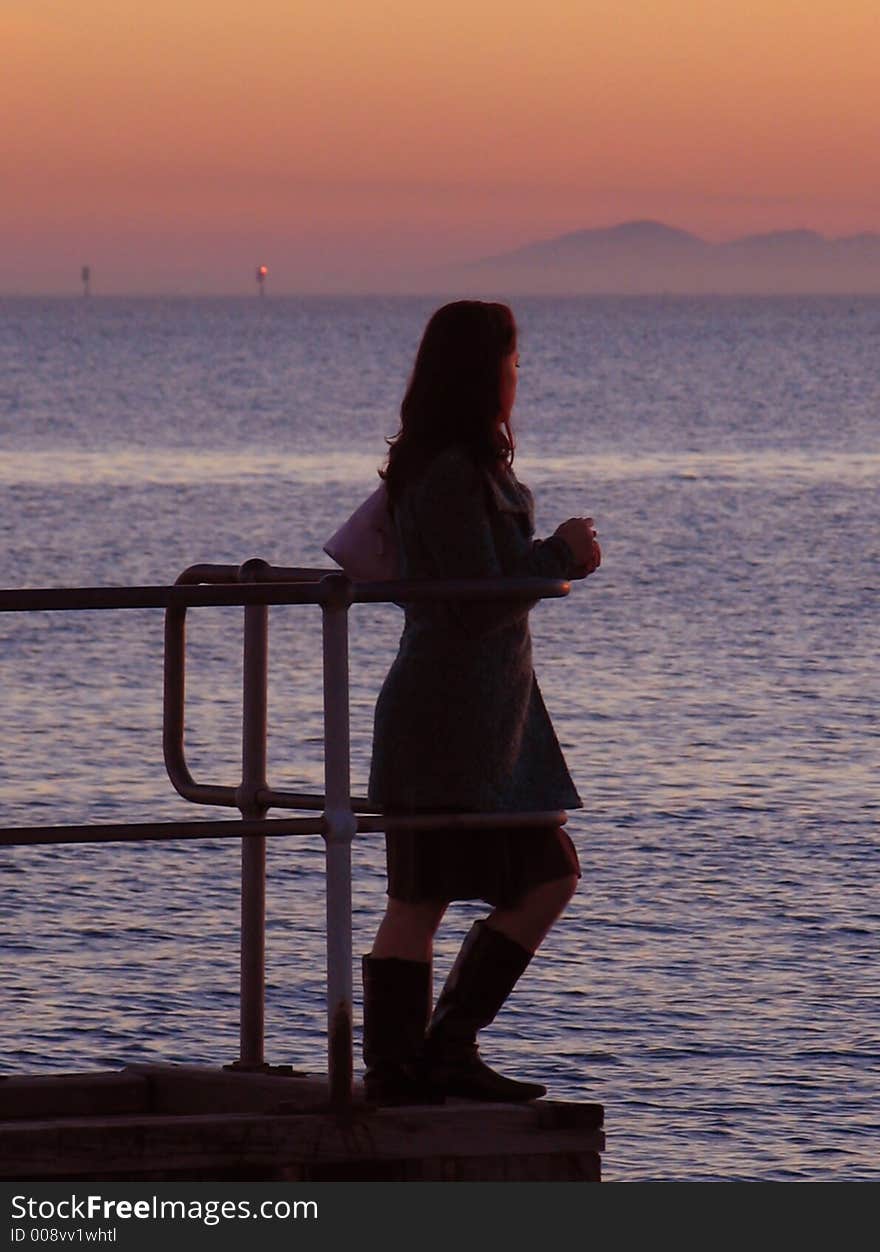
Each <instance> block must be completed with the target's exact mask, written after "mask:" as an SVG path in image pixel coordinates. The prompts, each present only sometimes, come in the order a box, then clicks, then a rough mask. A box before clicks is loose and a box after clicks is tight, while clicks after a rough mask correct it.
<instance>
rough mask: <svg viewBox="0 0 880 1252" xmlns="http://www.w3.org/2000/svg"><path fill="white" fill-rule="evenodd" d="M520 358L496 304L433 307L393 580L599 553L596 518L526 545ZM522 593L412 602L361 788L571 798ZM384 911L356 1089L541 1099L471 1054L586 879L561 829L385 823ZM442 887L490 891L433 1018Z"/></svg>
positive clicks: (580, 571) (580, 562)
mask: <svg viewBox="0 0 880 1252" xmlns="http://www.w3.org/2000/svg"><path fill="white" fill-rule="evenodd" d="M518 367H519V357H518V354H517V346H516V325H515V323H514V319H513V315H512V313H511V311H510V310H509V309H508V308H507V307H506V306H505V305H501V304H484V303H481V302H478V301H459V302H457V303H454V304H448V305H446V306H445V307H443V308H441V309H439V310H438V311H437V312H436V313H435V314H434V315H433V317H432V318H431V319H430V321H429V323H428V326H427V328H426V330H425V333H424V336H423V338H422V342H421V345H420V347H419V350H418V355H417V357H416V362H415V368H414V370H413V374H412V377H411V379H410V382H409V386H408V388H407V391H406V395H405V397H404V400H403V404H402V406H401V428H400V431H399V433H398V434H397V436H396V437H395V438H394V439H393V440H392V441H391V447H390V451H389V456H388V464H387V468H386V469H385V471H384V473H383V477H384V478H385V482H386V485H387V489H388V494H389V498H390V501H391V505H392V509H393V515H394V522H395V528H396V531H397V536H398V540H399V545H400V556H401V576H402V577H404V578H492V577H498V576H517V575H519V576H525V575H540V576H543V577H550V578H567V579H570V578H583V577H585V576H586V575H587V574H588V573H591V572H592V571H593V570H594V569H595V568H596V567H597V566H598V564H599V561H600V553H599V548H598V544H597V543H596V541H595V531H594V530H593V527H592V520H591V519H590V518H570V519H569V520H568V521H567V522H564V523H563V524H562V525H561V526H560V527H559V529H558V530H557V531H556V533H555V534H554V535H553V536H552V537H550V538H549V539H544V540H540V539H534V538H533V537H532V536H533V533H534V508H533V502H532V497H531V494H530V492H529V491H528V489H527V488H526V487H525V486H523V484H521V483H519V482H518V481H517V479H516V477H515V476H514V474H513V470H512V468H511V463H512V461H513V451H514V439H513V434H512V431H511V427H510V415H511V410H512V408H513V402H514V397H515V395H516V379H517V373H516V371H517V369H518ZM530 608H531V604H530V603H527V602H524V601H509V600H508V601H506V602H501V601H496V602H494V603H484V604H477V603H474V602H471V603H466V602H458V603H451V602H448V601H447V602H434V603H427V602H422V603H413V604H409V605H407V607H406V621H405V626H404V630H403V634H402V636H401V640H400V648H399V651H398V654H397V657H396V659H395V661H394V663H393V664H392V666H391V669H390V671H389V673H388V676H387V678H386V680H385V683H384V685H383V687H382V690H381V693H380V695H379V699H378V702H377V705H376V714H375V728H374V739H373V759H372V767H371V772H370V784H369V796H370V799H371V801H373V802H374V803H376V804H377V805H379V806H381V807H382V809H383V810H385V811H386V812H393V813H398V814H400V813H403V814H413V813H417V812H419V811H435V812H436V811H437V810H441V811H443V810H446V811H449V812H455V811H456V810H457V811H459V812H493V813H494V812H517V811H519V812H543V811H554V810H559V809H564V808H571V807H580V804H581V801H580V797H579V796H578V794H577V791H576V790H575V788H574V785H573V783H572V780H571V777H570V775H569V773H568V770H567V768H566V765H565V761H564V759H563V756H562V753H561V751H560V748H559V743H558V741H557V738H556V735H555V734H554V731H553V727H552V725H551V723H550V719H549V717H548V715H547V711H546V709H545V707H544V703H543V700H542V698H541V693H540V691H539V690H538V685H537V683H536V681H535V675H534V670H533V668H532V654H531V639H530V635H529V625H528V613H529V609H530ZM386 848H387V858H388V897H389V899H388V907H387V911H386V913H385V916H384V918H383V920H382V923H381V925H380V926H379V930H378V933H377V935H376V939H375V942H374V944H373V949H372V952H371V953H370V954H369V955H368V956H365V957H364V958H363V977H364V1061H365V1064H366V1073H365V1077H364V1082H365V1087H366V1092H367V1096H368V1098H370V1099H372V1100H375V1101H377V1102H379V1103H383V1104H402V1103H417V1102H419V1101H421V1100H424V1099H437V1098H442V1097H443V1096H445V1095H450V1096H465V1097H472V1098H475V1099H480V1100H498V1101H516V1100H530V1099H534V1098H535V1097H537V1096H540V1095H543V1094H544V1093H545V1088H544V1087H543V1086H540V1085H539V1084H537V1083H526V1082H518V1081H516V1080H514V1079H511V1078H507V1077H504V1076H502V1075H501V1074H498V1073H496V1072H495V1071H494V1070H492V1069H490V1068H489V1067H488V1066H487V1065H486V1064H485V1063H484V1062H483V1061H482V1059H481V1058H480V1055H479V1052H478V1049H477V1043H476V1036H477V1031H478V1030H480V1029H481V1028H482V1027H484V1026H487V1025H488V1024H489V1023H490V1022H491V1021H492V1020H493V1019H494V1017H495V1015H496V1014H497V1013H498V1011H499V1009H500V1008H501V1006H502V1004H503V1003H504V1001H505V1000H506V998H507V996H508V994H509V993H510V991H511V990H512V989H513V986H514V984H515V983H516V981H517V979H518V978H519V977H520V975H521V974H522V973H523V971H524V970H525V968H526V966H527V965H528V963H529V961H530V960H531V958H532V955H533V954H534V952H535V951H536V949H537V947H538V945H539V944H540V943H541V941H542V939H543V938H544V936H545V935H546V934H547V932H548V930H549V929H550V927H551V926H552V925H553V922H554V921H555V920H556V918H557V917H558V916H559V915H560V913H561V912H562V910H563V909H564V908H565V906H566V904H567V903H568V901H569V900H570V899H571V896H572V894H573V893H574V890H575V887H576V884H577V879H578V877H579V876H580V867H579V865H578V859H577V854H576V852H575V849H574V846H573V845H572V842H571V840H570V839H569V837H568V836H567V835H566V834H565V832H564V831H563V830H562V829H560V828H559V827H558V826H557V825H555V824H554V825H553V826H551V827H547V826H544V827H538V828H535V827H532V828H529V829H517V828H515V827H510V828H506V829H500V830H475V829H470V830H460V829H456V828H455V827H454V826H453V827H450V828H449V829H444V830H440V831H430V832H428V831H423V832H416V831H413V830H403V831H399V832H393V833H389V834H388V835H387V836H386ZM453 900H484V901H486V903H487V904H489V905H492V906H493V909H492V912H491V913H490V914H489V916H488V917H487V918H486V919H485V920H482V921H478V922H476V923H475V924H474V926H473V927H472V928H471V930H470V932H469V933H468V935H467V936H466V938H465V940H464V943H463V945H462V948H461V951H460V952H459V954H458V957H457V958H456V961H455V963H454V965H453V967H452V970H451V972H450V974H449V977H448V979H447V982H446V985H445V986H444V988H443V991H442V992H441V995H440V998H439V999H438V1001H437V1004H436V1006H435V1007H434V1008H433V1013H432V983H431V957H432V943H433V938H434V934H435V932H436V930H437V927H438V926H439V924H440V921H441V918H442V917H443V914H444V912H445V910H446V907H447V905H448V904H449V903H450V901H453Z"/></svg>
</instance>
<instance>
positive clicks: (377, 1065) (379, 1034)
mask: <svg viewBox="0 0 880 1252" xmlns="http://www.w3.org/2000/svg"><path fill="white" fill-rule="evenodd" d="M362 968H363V978H364V1064H365V1065H366V1067H367V1068H366V1073H365V1074H364V1091H365V1093H366V1096H367V1099H368V1100H370V1101H371V1102H372V1103H374V1104H385V1105H390V1104H438V1103H442V1096H440V1095H438V1094H436V1093H434V1092H433V1091H432V1090H431V1088H429V1087H428V1086H427V1084H426V1083H425V1081H424V1077H423V1070H422V1061H421V1055H422V1047H423V1045H424V1042H425V1028H426V1026H427V1024H428V1019H429V1017H430V1015H431V998H432V996H431V964H430V962H429V961H404V960H401V959H399V958H397V957H383V958H377V957H373V956H365V957H364V958H363V962H362Z"/></svg>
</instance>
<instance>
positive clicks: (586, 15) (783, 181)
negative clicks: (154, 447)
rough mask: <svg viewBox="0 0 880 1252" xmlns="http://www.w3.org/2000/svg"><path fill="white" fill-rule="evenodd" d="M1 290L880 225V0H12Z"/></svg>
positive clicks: (357, 276) (332, 269)
mask: <svg viewBox="0 0 880 1252" xmlns="http://www.w3.org/2000/svg"><path fill="white" fill-rule="evenodd" d="M0 46H2V48H3V73H2V76H0V115H2V118H3V125H2V128H0V179H2V183H0V188H2V194H0V292H27V291H64V290H67V289H76V288H77V286H78V278H79V268H80V265H81V264H83V263H84V262H89V263H90V264H91V266H92V269H93V273H94V286H95V290H96V291H107V292H112V291H169V292H178V291H179V292H187V291H194V292H214V291H217V292H234V291H236V290H244V291H248V290H250V289H251V287H252V286H253V269H254V267H255V265H256V264H257V263H258V262H260V261H265V262H266V263H267V264H268V265H269V268H270V275H269V280H268V284H267V285H268V286H269V287H270V288H271V289H272V290H277V291H291V292H292V291H296V290H301V289H310V290H316V289H322V288H326V289H328V290H334V289H336V290H338V289H345V288H347V287H348V288H356V287H363V286H373V287H379V288H381V287H382V285H383V280H387V283H388V284H390V285H393V284H394V282H395V281H396V279H397V277H398V276H399V275H400V274H401V273H403V272H405V271H407V270H409V269H417V268H424V267H427V266H430V265H434V264H437V263H440V262H444V261H446V260H450V261H457V260H460V259H466V258H469V257H477V256H480V255H483V254H486V253H493V252H498V251H502V250H504V249H507V248H510V247H515V246H517V245H519V244H521V243H525V242H529V241H532V240H535V239H541V238H546V237H548V236H552V235H555V234H560V233H563V232H565V231H572V230H577V229H581V228H584V227H591V226H603V225H608V224H612V223H614V222H618V221H621V220H625V219H628V218H635V217H638V218H644V217H650V218H658V219H660V220H663V221H666V222H669V223H671V224H674V225H678V226H681V227H684V228H685V229H688V230H693V231H695V232H697V233H698V234H701V235H703V236H705V237H706V238H710V239H716V240H717V239H724V238H730V237H732V236H734V235H737V234H741V233H746V232H749V231H759V230H772V229H776V228H781V227H789V226H792V227H803V226H806V227H811V228H813V229H816V230H820V231H823V232H825V233H830V234H843V233H850V232H856V231H861V230H880V5H878V4H877V0H729V2H728V3H726V4H723V3H718V4H715V3H710V2H709V0H629V3H625V4H624V3H621V0H589V2H588V0H547V2H546V3H543V4H536V3H532V2H530V0H529V2H525V0H447V2H446V3H442V4H441V3H438V2H437V0H420V3H414V2H413V0H369V3H368V2H367V0H150V3H149V4H142V3H140V2H138V3H135V2H134V0H0Z"/></svg>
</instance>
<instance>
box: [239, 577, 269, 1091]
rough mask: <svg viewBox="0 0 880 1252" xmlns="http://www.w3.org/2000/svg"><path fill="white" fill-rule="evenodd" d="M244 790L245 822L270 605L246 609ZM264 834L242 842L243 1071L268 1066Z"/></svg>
mask: <svg viewBox="0 0 880 1252" xmlns="http://www.w3.org/2000/svg"><path fill="white" fill-rule="evenodd" d="M267 568H268V565H267V563H266V562H265V561H260V560H258V559H256V558H255V559H253V560H250V561H245V563H244V565H242V566H241V569H240V570H239V571H238V579H239V582H243V583H245V582H256V581H257V580H258V578H259V575H260V573H261V572H262V571H263V570H264V569H267ZM243 670H244V673H243V680H244V690H243V693H242V739H241V749H242V750H241V786H240V787H239V788H238V791H237V794H236V801H237V804H238V807H239V809H240V810H241V815H242V817H244V818H248V817H256V818H262V817H265V816H266V812H267V809H266V806H265V805H264V804H261V803H260V801H259V795H260V792H261V791H263V790H265V788H266V785H267V784H266V733H267V732H266V727H267V717H268V686H269V607H268V605H264V604H249V605H247V606H246V607H245V610H244V663H243ZM265 985H266V836H265V835H244V836H243V838H242V841H241V1021H240V1054H239V1059H238V1062H237V1068H239V1069H262V1068H264V1066H265V1059H264V1040H265Z"/></svg>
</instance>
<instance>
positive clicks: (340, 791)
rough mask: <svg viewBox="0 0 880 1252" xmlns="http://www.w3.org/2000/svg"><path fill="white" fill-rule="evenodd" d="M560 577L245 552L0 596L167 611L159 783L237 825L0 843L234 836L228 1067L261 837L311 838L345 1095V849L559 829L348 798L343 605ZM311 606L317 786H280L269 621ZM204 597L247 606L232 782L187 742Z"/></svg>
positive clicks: (554, 590) (256, 1063)
mask: <svg viewBox="0 0 880 1252" xmlns="http://www.w3.org/2000/svg"><path fill="white" fill-rule="evenodd" d="M568 592H569V584H568V583H567V582H564V581H562V580H558V579H549V578H498V579H460V580H433V579H432V580H426V579H420V580H399V581H395V582H381V583H357V582H352V581H351V580H350V579H349V578H347V577H346V576H345V575H344V574H341V573H338V572H335V571H328V570H325V569H312V568H301V567H291V568H288V567H275V566H271V565H268V564H267V563H266V562H265V561H262V560H259V559H256V558H255V559H252V560H250V561H246V562H245V563H244V564H243V565H241V566H234V565H193V566H190V567H189V568H188V569H187V570H184V572H183V573H182V574H181V575H180V576H179V578H178V579H177V581H176V583H175V584H174V585H173V586H161V587H74V588H67V587H65V588H62V587H58V588H44V589H22V590H0V612H14V613H26V612H36V611H46V610H53V611H54V610H62V611H71V610H96V609H126V608H130V609H134V608H163V609H164V610H165V658H164V711H163V750H164V756H165V765H166V769H167V771H168V775H169V778H170V779H171V782H172V784H173V786H174V787H175V789H176V790H177V791H178V792H179V794H180V795H181V796H183V798H184V799H186V800H189V801H191V802H193V803H196V804H207V805H218V806H226V807H230V808H237V809H238V810H239V812H240V814H241V819H240V820H237V821H194V822H176V821H174V822H148V823H120V824H100V825H71V826H38V827H30V826H12V827H3V828H0V845H4V844H5V845H7V846H9V845H19V846H21V845H37V844H47V843H107V842H132V841H139V840H162V839H216V838H240V839H241V845H242V857H241V1017H240V1055H239V1058H238V1060H237V1061H236V1062H235V1063H234V1065H233V1066H232V1068H241V1069H257V1070H259V1069H265V1068H268V1066H267V1065H266V1062H265V1059H264V1021H265V1002H264V988H265V922H266V908H265V882H266V838H267V837H272V836H289V835H294V834H320V835H322V836H323V838H324V841H325V850H326V915H327V929H326V942H327V1065H328V1078H329V1085H330V1099H331V1102H332V1103H333V1104H335V1105H337V1106H345V1105H346V1104H348V1103H349V1102H350V1101H351V1095H352V1075H353V1065H352V1008H351V1005H352V933H351V843H352V840H353V838H354V836H355V835H356V834H363V833H372V832H377V831H388V830H393V829H395V828H398V827H401V826H404V825H405V826H407V827H408V828H415V829H423V830H430V829H435V828H437V827H439V826H444V827H449V826H462V827H465V826H466V827H470V828H474V827H477V828H486V829H489V828H497V827H499V826H502V825H503V826H505V827H508V828H509V827H511V826H533V825H536V824H545V823H546V824H548V825H549V824H551V823H557V824H563V823H564V822H565V821H566V819H567V815H566V814H565V813H564V812H556V811H554V812H549V813H548V812H543V813H515V814H514V813H503V814H501V813H456V814H448V813H447V814H419V815H417V816H402V815H398V816H392V815H388V814H384V815H383V814H381V813H377V812H376V810H375V808H374V807H373V806H371V805H370V804H369V802H368V801H367V800H366V799H363V798H358V797H352V795H351V777H350V774H351V762H350V738H349V682H348V679H349V673H348V613H349V609H350V608H351V606H352V604H381V603H396V604H405V603H408V602H413V601H419V600H422V601H425V600H435V601H436V600H460V601H461V600H464V601H476V602H478V601H498V600H505V599H507V600H513V601H522V600H528V601H536V600H539V599H545V598H550V597H560V596H565V595H567V594H568ZM291 604H296V605H317V606H319V607H320V609H321V612H322V628H323V629H322V637H323V703H324V794H323V795H317V794H311V793H305V792H293V791H278V790H275V789H274V788H272V787H270V786H269V783H268V780H267V777H266V772H267V754H266V743H267V702H268V681H269V667H268V616H269V606H270V605H291ZM205 605H230V606H235V605H241V606H243V607H244V666H243V704H242V770H241V781H240V782H239V784H238V785H237V786H229V785H219V784H213V783H200V782H196V781H195V780H194V779H193V777H192V775H191V773H190V770H189V767H188V765H187V761H186V756H185V750H184V724H185V693H186V614H187V610H188V609H190V608H196V607H201V606H205ZM270 808H281V809H302V810H306V811H308V810H313V811H314V812H315V816H312V817H295V818H281V819H279V818H273V819H267V817H266V814H267V812H268V810H269V809H270Z"/></svg>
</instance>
